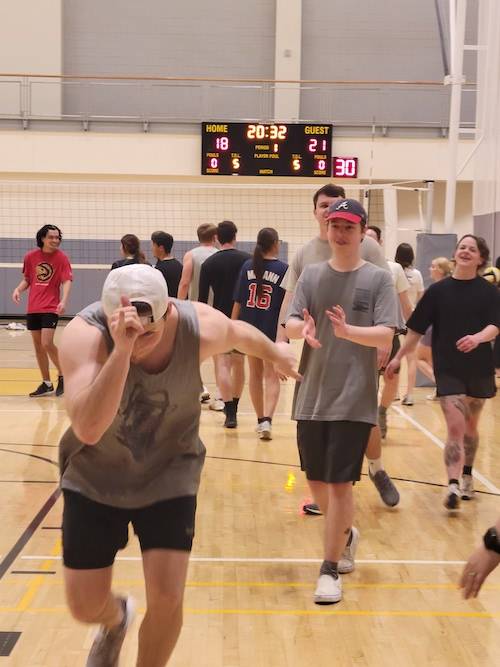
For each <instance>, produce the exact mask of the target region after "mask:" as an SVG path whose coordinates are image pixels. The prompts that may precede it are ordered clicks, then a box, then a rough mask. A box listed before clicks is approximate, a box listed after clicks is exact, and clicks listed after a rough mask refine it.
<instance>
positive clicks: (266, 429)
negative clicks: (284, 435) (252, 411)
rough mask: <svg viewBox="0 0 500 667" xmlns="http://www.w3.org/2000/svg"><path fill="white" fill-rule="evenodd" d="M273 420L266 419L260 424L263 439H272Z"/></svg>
mask: <svg viewBox="0 0 500 667" xmlns="http://www.w3.org/2000/svg"><path fill="white" fill-rule="evenodd" d="M271 428H272V427H271V422H270V421H267V419H266V421H264V422H261V423H260V424H259V431H258V433H259V438H260V439H261V440H272V439H273V437H272V435H271Z"/></svg>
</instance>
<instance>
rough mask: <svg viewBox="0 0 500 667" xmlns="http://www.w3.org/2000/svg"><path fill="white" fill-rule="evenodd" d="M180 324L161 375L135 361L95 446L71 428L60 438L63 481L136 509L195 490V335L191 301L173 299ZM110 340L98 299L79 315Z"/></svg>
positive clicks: (199, 453) (198, 448)
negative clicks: (113, 414)
mask: <svg viewBox="0 0 500 667" xmlns="http://www.w3.org/2000/svg"><path fill="white" fill-rule="evenodd" d="M172 302H173V303H174V304H175V307H176V309H177V311H178V312H179V323H178V328H177V334H176V337H175V341H174V349H173V352H172V357H171V359H170V362H169V364H168V366H167V368H166V369H165V370H163V371H161V372H160V373H157V374H154V375H153V374H150V373H146V372H145V371H144V370H142V369H141V368H140V366H134V365H132V366H131V367H130V371H129V374H128V377H127V380H126V383H125V388H124V392H123V396H122V400H121V403H120V408H119V410H118V414H117V415H116V417H115V419H114V421H113V423H112V424H111V426H110V427H109V428H108V430H107V431H106V432H105V433H104V435H103V436H102V438H101V440H100V441H99V442H98V443H97V444H96V445H92V446H90V445H85V444H83V443H82V442H81V441H80V440H78V438H77V437H76V435H75V434H74V432H73V429H72V428H71V427H70V428H69V429H68V430H67V431H66V433H65V434H64V435H63V437H62V438H61V442H60V446H59V464H60V470H61V486H62V488H63V489H69V490H71V491H76V492H78V493H81V494H82V495H84V496H86V497H87V498H90V499H91V500H95V501H96V502H100V503H104V504H106V505H112V506H113V507H122V508H138V507H145V506H147V505H152V504H153V503H156V502H159V501H161V500H168V499H169V498H179V497H181V496H192V495H196V493H197V491H198V486H199V483H200V475H201V469H202V467H203V462H204V459H205V447H204V445H203V443H202V442H201V440H200V438H199V434H198V430H199V423H200V413H201V407H200V401H199V395H200V393H201V391H202V383H201V378H200V366H199V364H200V334H199V327H198V318H197V316H196V312H195V309H194V307H193V305H192V304H191V303H189V301H178V300H177V299H172ZM78 316H79V317H81V318H83V319H84V320H85V321H86V322H88V323H89V324H91V325H92V326H95V327H97V328H98V329H99V330H100V331H101V332H102V334H103V336H104V338H105V340H106V344H107V346H108V349H110V350H111V349H112V347H113V341H112V339H111V336H110V334H109V331H108V328H107V324H106V317H105V315H104V312H103V311H102V308H101V304H100V303H99V302H96V303H93V304H91V305H90V306H88V307H87V308H85V309H84V310H82V311H81V312H80V313H78Z"/></svg>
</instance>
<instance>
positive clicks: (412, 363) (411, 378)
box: [406, 352, 417, 396]
mask: <svg viewBox="0 0 500 667" xmlns="http://www.w3.org/2000/svg"><path fill="white" fill-rule="evenodd" d="M406 362H407V364H408V388H407V390H406V395H407V396H411V395H412V394H413V392H414V390H415V383H416V380H417V358H416V355H415V353H414V352H412V353H411V354H408V355H406Z"/></svg>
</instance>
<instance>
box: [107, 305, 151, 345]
mask: <svg viewBox="0 0 500 667" xmlns="http://www.w3.org/2000/svg"><path fill="white" fill-rule="evenodd" d="M120 300H121V304H122V305H121V307H120V308H117V309H116V310H115V312H114V313H113V314H112V315H111V317H110V318H109V333H110V334H111V338H112V339H113V341H114V344H115V348H116V350H117V351H120V352H126V353H128V354H131V353H132V349H133V347H134V344H135V341H136V340H137V338H138V337H139V336H140V335H141V334H143V333H144V327H143V326H142V323H141V320H140V319H139V315H138V314H137V309H136V308H135V306H132V305H131V303H130V300H129V299H128V298H127V297H125V296H122V297H121V299H120Z"/></svg>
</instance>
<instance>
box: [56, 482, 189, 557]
mask: <svg viewBox="0 0 500 667" xmlns="http://www.w3.org/2000/svg"><path fill="white" fill-rule="evenodd" d="M63 494H64V511H63V525H62V538H63V560H64V565H65V566H66V567H69V568H72V569H74V570H94V569H98V568H103V567H110V566H111V565H113V562H114V560H115V556H116V553H117V551H119V550H120V549H124V548H125V547H126V546H127V542H128V525H129V523H131V524H132V526H133V527H134V532H135V534H136V535H137V537H138V538H139V542H140V545H141V551H147V550H148V549H176V550H179V551H191V547H192V544H193V536H194V522H195V514H196V496H183V497H182V498H172V499H170V500H163V501H161V502H159V503H155V504H154V505H149V506H147V507H141V508H140V509H121V508H119V507H111V506H110V505H103V504H102V503H97V502H95V501H94V500H90V499H89V498H86V497H85V496H82V495H81V494H80V493H75V492H74V491H68V490H66V489H63Z"/></svg>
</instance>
